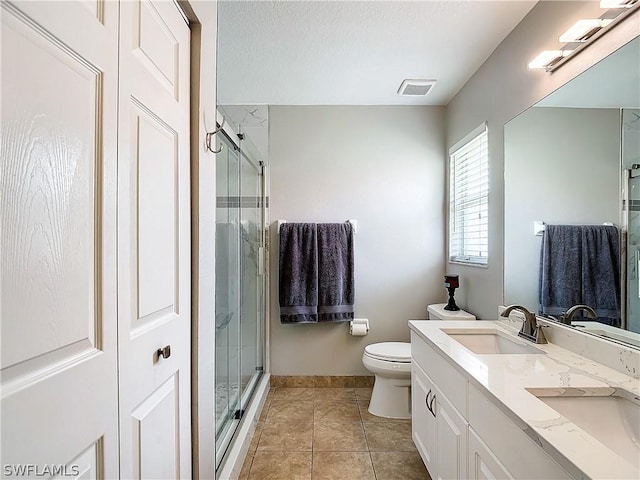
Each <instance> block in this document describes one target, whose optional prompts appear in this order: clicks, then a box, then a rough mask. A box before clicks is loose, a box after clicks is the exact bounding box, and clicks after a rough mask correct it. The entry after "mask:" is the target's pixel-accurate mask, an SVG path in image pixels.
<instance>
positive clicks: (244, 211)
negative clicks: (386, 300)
mask: <svg viewBox="0 0 640 480" xmlns="http://www.w3.org/2000/svg"><path fill="white" fill-rule="evenodd" d="M240 128H242V126H240ZM241 135H242V134H241ZM242 138H243V139H242V141H241V142H240V145H241V157H242V161H241V162H240V193H241V197H240V211H241V214H240V217H241V221H240V224H241V227H240V230H241V242H240V253H241V255H240V267H241V272H242V280H241V293H242V296H241V303H240V309H241V317H242V322H241V327H240V328H241V335H240V340H241V348H240V369H241V371H240V374H241V385H242V392H243V395H242V409H243V410H244V409H245V408H246V405H247V403H248V401H249V400H250V398H251V393H252V391H253V388H254V385H255V383H256V382H257V380H258V378H259V377H260V374H261V373H262V370H263V343H264V340H263V339H264V332H263V325H264V315H265V304H264V291H265V285H264V282H265V279H264V204H263V202H264V200H263V198H264V195H263V182H262V174H263V172H262V170H263V167H262V164H261V163H260V162H259V161H257V160H256V158H257V152H256V151H255V148H254V147H253V144H252V143H251V141H250V140H249V139H248V137H246V136H244V135H242Z"/></svg>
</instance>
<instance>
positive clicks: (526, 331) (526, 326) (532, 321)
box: [500, 305, 547, 343]
mask: <svg viewBox="0 0 640 480" xmlns="http://www.w3.org/2000/svg"><path fill="white" fill-rule="evenodd" d="M514 310H519V311H520V312H522V313H523V314H524V322H522V328H521V329H520V331H519V332H518V336H519V337H522V338H525V339H527V340H529V341H530V342H534V343H547V339H546V338H545V336H544V333H542V326H540V325H538V321H537V320H536V314H535V313H531V312H530V311H529V310H527V309H526V308H525V307H523V306H522V305H509V306H508V307H507V308H506V309H505V310H504V312H502V313H501V314H500V316H502V317H507V318H508V317H509V314H510V313H511V312H512V311H514Z"/></svg>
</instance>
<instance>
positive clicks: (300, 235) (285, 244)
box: [280, 223, 318, 323]
mask: <svg viewBox="0 0 640 480" xmlns="http://www.w3.org/2000/svg"><path fill="white" fill-rule="evenodd" d="M317 314H318V242H317V229H316V224H315V223H285V224H283V225H282V226H281V227H280V322H281V323H316V322H317V321H318V315H317Z"/></svg>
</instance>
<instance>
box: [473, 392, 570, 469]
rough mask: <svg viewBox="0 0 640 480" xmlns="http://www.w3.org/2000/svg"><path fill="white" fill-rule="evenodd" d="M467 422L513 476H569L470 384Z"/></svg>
mask: <svg viewBox="0 0 640 480" xmlns="http://www.w3.org/2000/svg"><path fill="white" fill-rule="evenodd" d="M469 424H470V425H471V427H472V428H473V429H474V430H475V431H476V432H477V434H478V436H479V437H480V438H481V439H482V441H483V442H484V443H485V444H486V446H487V447H488V448H489V449H490V450H491V451H492V452H495V453H496V455H498V456H499V459H500V462H501V464H502V465H504V467H505V468H506V469H507V470H508V471H509V473H510V474H511V475H512V476H513V478H517V479H541V478H544V479H545V480H555V479H563V480H565V479H570V478H572V477H571V476H570V475H569V474H568V473H567V472H566V471H565V470H564V469H563V468H562V467H560V466H559V465H558V464H557V463H556V462H555V461H554V460H553V459H552V458H551V457H550V456H549V455H547V454H546V453H545V452H544V451H543V450H542V449H541V448H540V447H539V446H538V445H536V444H535V443H534V441H533V440H531V439H530V438H529V437H528V436H527V434H525V433H524V432H523V431H522V430H520V429H519V428H518V427H517V426H516V424H515V423H514V422H513V421H512V420H511V419H509V418H508V417H507V416H506V415H504V414H503V413H502V412H501V411H500V410H499V409H498V407H496V406H495V405H494V404H493V403H492V402H491V401H489V399H488V398H487V397H485V396H484V395H483V394H482V393H481V392H480V391H479V390H478V389H477V388H476V387H474V386H473V385H470V386H469Z"/></svg>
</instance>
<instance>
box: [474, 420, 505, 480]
mask: <svg viewBox="0 0 640 480" xmlns="http://www.w3.org/2000/svg"><path fill="white" fill-rule="evenodd" d="M469 478H470V479H472V480H496V479H512V478H513V477H512V476H511V475H509V472H508V471H507V469H506V468H505V467H504V466H503V465H502V464H501V463H500V461H499V460H498V459H497V458H496V456H495V455H494V454H493V452H492V451H491V450H489V448H488V447H487V446H486V445H485V444H484V442H483V441H482V440H480V437H478V435H477V434H476V432H474V431H473V429H472V428H471V427H469Z"/></svg>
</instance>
